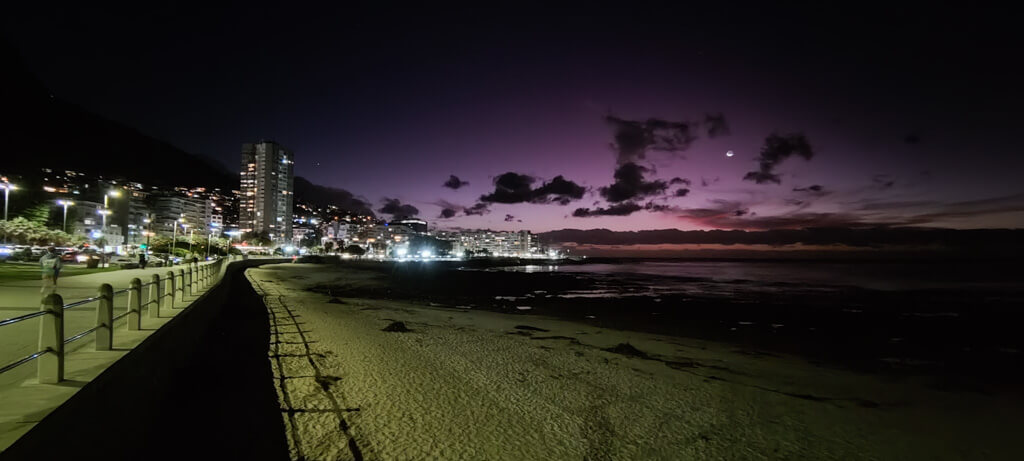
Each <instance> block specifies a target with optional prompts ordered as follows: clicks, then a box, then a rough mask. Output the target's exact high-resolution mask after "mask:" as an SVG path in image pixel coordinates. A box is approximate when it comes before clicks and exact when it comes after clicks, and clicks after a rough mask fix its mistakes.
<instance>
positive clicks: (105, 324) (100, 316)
mask: <svg viewBox="0 0 1024 461" xmlns="http://www.w3.org/2000/svg"><path fill="white" fill-rule="evenodd" d="M98 295H99V298H100V300H99V302H97V304H96V326H97V327H99V329H98V330H96V350H98V351H109V350H110V348H111V347H112V346H113V345H114V287H112V286H110V284H109V283H104V284H103V285H100V290H99V293H98Z"/></svg>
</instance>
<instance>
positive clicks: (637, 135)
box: [605, 115, 697, 164]
mask: <svg viewBox="0 0 1024 461" xmlns="http://www.w3.org/2000/svg"><path fill="white" fill-rule="evenodd" d="M605 121H606V122H608V124H609V125H611V126H612V129H613V130H614V131H615V142H613V143H612V149H614V150H615V152H616V156H617V158H618V161H619V163H620V164H622V163H627V162H633V161H637V160H643V159H644V158H645V157H646V156H647V151H648V150H656V151H663V152H672V153H676V152H682V151H684V150H686V149H689V148H690V144H692V143H693V142H694V141H696V140H697V136H696V135H695V134H694V131H695V129H696V128H697V124H695V123H691V122H670V121H667V120H661V119H656V118H651V119H647V121H636V120H624V119H621V118H618V117H614V116H611V115H609V116H607V117H605Z"/></svg>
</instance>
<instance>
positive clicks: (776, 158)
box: [743, 133, 814, 184]
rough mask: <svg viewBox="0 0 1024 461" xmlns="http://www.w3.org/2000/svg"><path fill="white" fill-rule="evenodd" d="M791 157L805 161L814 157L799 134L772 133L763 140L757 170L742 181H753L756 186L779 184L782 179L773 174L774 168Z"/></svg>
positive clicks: (809, 145) (806, 142) (805, 140)
mask: <svg viewBox="0 0 1024 461" xmlns="http://www.w3.org/2000/svg"><path fill="white" fill-rule="evenodd" d="M793 155H797V156H800V157H803V158H804V159H805V160H810V159H811V158H812V157H814V151H813V150H812V149H811V144H810V143H809V142H808V141H807V138H806V137H805V136H804V135H803V134H800V133H796V134H788V135H780V134H777V133H773V134H771V135H769V136H768V137H767V138H765V140H764V146H763V147H761V154H760V155H758V157H757V162H758V170H757V171H751V172H749V173H747V174H746V175H745V176H743V180H745V181H754V182H756V183H758V184H765V183H770V182H773V183H775V184H781V183H782V179H781V178H780V177H779V175H778V174H775V168H776V167H777V166H778V165H779V164H780V163H782V161H783V160H786V159H787V158H789V157H791V156H793Z"/></svg>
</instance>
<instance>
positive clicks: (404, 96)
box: [4, 4, 1024, 231]
mask: <svg viewBox="0 0 1024 461" xmlns="http://www.w3.org/2000/svg"><path fill="white" fill-rule="evenodd" d="M26 8H29V10H27V11H24V12H18V13H20V14H15V15H9V16H8V18H13V17H18V21H8V22H7V23H6V24H5V25H6V26H7V30H8V33H7V34H6V35H5V37H4V38H5V39H7V40H9V41H10V42H11V43H12V44H13V45H14V46H15V48H16V49H18V50H19V51H20V52H21V53H22V54H23V56H24V57H25V60H26V62H27V63H28V64H29V66H30V68H31V70H33V71H34V72H36V73H37V74H38V75H39V76H40V78H41V79H42V80H43V82H44V83H45V84H47V85H48V86H49V87H50V88H51V89H52V90H53V91H54V92H55V93H56V94H58V95H60V96H61V97H62V98H65V99H67V100H70V101H73V102H77V103H79V104H82V105H83V106H84V107H86V108H88V109H90V110H94V111H96V112H98V113H100V114H102V115H105V116H108V117H110V118H113V119H115V120H119V121H123V122H126V123H129V124H132V125H134V126H137V127H138V128H139V129H140V130H142V131H143V132H146V133H148V134H151V135H154V136H156V137H159V138H161V139H164V140H167V141H169V142H171V143H173V144H175V145H177V146H179V147H182V148H183V149H186V150H189V151H192V152H197V153H204V154H207V155H211V156H213V157H216V158H218V159H221V160H222V161H223V162H224V163H225V164H226V165H228V166H229V167H231V168H234V167H235V165H236V163H237V158H238V155H239V154H238V152H239V150H240V146H241V143H242V142H249V141H253V140H257V139H260V138H268V139H275V140H277V141H279V142H281V143H282V144H284V145H286V146H288V147H289V148H290V149H292V150H293V151H294V152H295V154H296V174H298V175H300V176H304V177H306V178H307V179H310V180H311V181H313V182H315V183H318V184H323V185H329V186H333V187H340V188H344V189H346V190H349V191H351V192H353V193H354V194H356V195H358V196H361V197H364V198H365V199H366V200H367V201H369V202H372V204H373V207H374V209H377V208H379V207H380V206H381V200H382V199H383V198H384V197H390V198H397V199H399V200H400V201H401V202H402V203H408V204H411V205H413V206H415V207H416V208H418V209H419V210H420V215H421V216H422V217H424V218H426V219H428V220H430V221H431V222H434V223H436V224H437V225H439V226H442V227H489V228H494V229H522V228H528V229H532V230H534V231H545V230H551V229H560V228H598V227H603V228H609V229H613V230H635V229H651V228H681V229H701V228H714V227H725V228H747V229H760V228H775V227H801V226H815V225H863V224H870V223H885V224H912V225H927V226H950V227H1021V225H1022V224H1024V186H1022V185H1021V184H1022V181H1021V180H1020V178H1019V175H1020V172H1021V171H1024V156H1021V155H1020V154H1019V152H1020V147H1019V140H1018V136H1017V134H1016V130H1017V127H1016V126H1015V125H1016V123H1015V122H1016V121H1017V120H1019V115H1017V114H1018V113H1019V109H1020V107H1021V105H1020V103H1021V101H1022V98H1021V90H1020V89H1019V82H1020V81H1021V79H1020V77H1021V73H1020V71H1019V70H1015V68H1013V67H1012V66H1010V65H1009V64H1003V63H1008V62H1009V61H1008V56H1011V55H1012V54H1013V53H1014V46H1013V43H1012V41H1010V40H1009V38H1010V36H1009V32H1008V30H1010V29H1008V28H1005V27H1003V25H1004V24H1002V23H1001V21H1005V20H1004V19H1001V18H1004V17H1008V16H1005V15H1004V14H1002V13H1000V12H999V11H989V12H979V11H976V10H973V13H974V14H965V13H964V12H963V11H956V10H948V11H936V10H929V11H926V12H922V11H917V10H913V9H911V8H906V9H902V10H901V9H895V10H889V11H887V12H886V13H885V14H880V13H878V12H870V11H865V12H843V13H842V14H839V13H832V12H829V11H826V10H824V9H821V10H819V9H816V8H815V7H807V6H790V7H786V8H785V9H782V10H779V9H777V8H775V7H759V8H758V9H756V10H743V9H737V8H731V7H700V8H697V7H688V8H686V9H684V10H682V11H674V10H664V9H651V10H647V11H639V12H638V11H634V10H621V11H620V10H615V9H614V8H607V9H600V10H596V11H588V10H579V9H572V10H569V9H567V10H564V11H553V10H547V11H543V12H538V11H530V12H526V11H512V10H506V11H497V12H495V11H482V10H474V11H461V12H456V13H452V12H442V11H433V10H426V11H407V13H408V15H395V14H393V13H392V12H384V13H381V14H376V13H373V12H368V13H365V14H363V13H361V14H355V12H353V11H351V10H344V11H342V10H339V11H307V10H279V9H271V8H266V7H259V6H252V5H248V4H246V5H245V6H236V7H221V8H213V9H205V10H192V9H186V8H180V9H179V8H175V7H165V9H163V10H157V11H155V12H134V11H122V10H118V11H100V10H96V9H92V8H90V9H75V8H68V9H59V10H58V11H56V12H51V11H42V10H39V11H35V10H31V8H32V7H26ZM638 13H646V14H638ZM867 25H870V26H871V27H867ZM951 30H956V31H958V33H957V34H951V33H950V32H949V31H951ZM128 37H131V38H130V39H129V38H128ZM707 113H721V114H723V115H724V116H725V117H726V119H727V121H728V125H729V128H730V132H731V134H730V135H728V136H720V137H716V138H713V139H709V138H707V137H706V136H702V137H701V138H700V139H697V140H696V141H695V142H694V143H693V144H692V147H690V148H689V149H686V150H685V151H681V152H676V153H666V152H649V153H648V155H647V156H646V158H645V159H644V160H643V161H642V162H640V164H642V165H644V166H646V167H648V168H651V169H652V171H653V172H649V173H648V174H647V175H646V176H645V179H647V180H651V179H655V178H659V179H662V180H666V181H667V180H669V179H670V178H673V177H677V176H678V177H682V178H686V179H689V180H690V181H691V185H690V186H689V189H690V192H689V194H688V195H686V196H685V197H668V198H660V197H647V198H643V199H640V200H636V203H638V204H639V205H645V204H647V203H654V204H656V205H667V207H662V208H663V209H662V210H661V211H646V210H645V211H638V212H636V213H633V214H631V215H629V216H619V217H611V216H601V217H586V218H579V217H573V216H572V214H573V212H574V210H576V209H577V208H595V207H607V206H609V205H610V204H609V203H608V202H607V201H606V200H604V199H603V197H601V195H600V193H599V188H600V187H603V186H608V185H609V184H611V183H612V180H613V178H612V176H613V172H614V171H615V169H616V167H617V160H616V159H617V157H616V151H615V149H614V148H613V147H612V145H611V144H612V143H613V141H614V134H615V131H614V129H613V127H612V126H611V125H610V124H609V123H607V122H606V121H605V117H606V116H607V115H613V116H616V117H619V118H622V119H627V120H646V119H648V118H659V119H665V120H670V121H683V120H701V119H702V118H703V117H704V115H705V114H707ZM776 132H777V133H780V134H790V133H802V134H803V135H804V136H805V137H806V139H807V140H808V141H809V143H810V145H811V147H812V149H813V153H814V155H813V157H812V158H811V159H810V160H805V159H804V158H801V157H798V156H792V157H790V158H787V159H785V160H783V161H781V163H779V164H778V166H777V168H776V170H775V173H777V174H779V175H780V181H781V184H774V183H767V184H756V183H754V182H752V181H744V180H743V177H744V175H745V174H746V173H747V172H750V171H754V170H757V169H758V163H757V161H756V158H757V157H758V155H759V153H760V151H761V149H762V146H763V145H764V142H765V138H766V137H767V136H768V135H770V134H772V133H776ZM908 138H911V139H910V141H912V142H908ZM729 150H732V151H733V152H734V153H735V155H734V156H733V157H726V155H725V153H726V152H727V151H729ZM506 172H516V173H520V174H526V175H530V176H533V177H536V178H538V180H537V182H536V183H534V187H536V186H540V185H541V184H542V183H543V182H544V181H547V180H550V179H552V178H554V177H555V176H558V175H563V176H564V178H565V179H567V180H570V181H574V182H575V183H578V184H580V185H582V186H584V187H586V188H587V192H586V193H585V195H584V197H583V198H582V199H580V200H575V201H572V202H571V203H569V204H568V205H564V206H563V205H558V204H522V203H519V204H491V205H490V206H489V209H490V212H489V213H488V214H484V215H480V216H463V215H462V213H459V214H458V215H457V216H455V217H453V218H451V219H438V215H439V214H440V213H441V210H442V207H440V206H438V205H437V203H438V202H439V201H441V200H444V201H447V202H451V203H454V204H458V205H462V206H467V207H468V206H472V205H474V204H476V203H478V201H479V199H480V197H481V196H482V195H484V194H489V193H491V192H494V190H495V185H494V183H493V181H494V179H495V178H496V177H497V176H498V175H501V174H503V173H506ZM452 174H454V175H457V176H458V177H459V178H461V179H462V180H464V181H468V182H469V185H467V186H464V187H462V188H460V189H458V190H451V189H447V188H444V187H442V184H443V183H444V182H445V181H446V180H447V179H448V178H449V175H452ZM702 178H703V179H704V180H705V182H706V183H707V185H702ZM813 185H818V186H821V189H820V190H817V191H814V190H809V191H794V190H793V189H794V188H807V187H809V186H813ZM677 188H678V187H675V186H673V187H671V188H669V189H668V190H667V193H668V194H671V193H672V192H674V191H675V190H676V189H677ZM595 202H598V203H597V204H596V205H595ZM737 212H738V213H737ZM507 215H512V216H514V219H512V220H511V221H506V217H507ZM520 220H521V222H520Z"/></svg>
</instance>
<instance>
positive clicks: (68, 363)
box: [0, 265, 212, 451]
mask: <svg viewBox="0 0 1024 461" xmlns="http://www.w3.org/2000/svg"><path fill="white" fill-rule="evenodd" d="M180 269H186V270H187V266H184V265H182V266H174V267H161V268H147V269H145V270H143V269H124V270H116V271H110V272H99V273H92V274H87V275H79V276H73V277H67V278H62V279H61V280H59V282H58V287H57V291H56V293H57V294H59V295H61V296H62V297H63V298H64V303H65V304H70V303H73V302H75V301H78V300H82V299H86V298H90V297H94V296H96V295H97V293H98V290H99V286H100V285H101V284H104V283H108V284H110V285H111V286H112V287H113V289H114V291H117V290H121V289H124V288H127V287H128V286H129V284H130V283H131V280H132V279H134V278H139V279H140V280H141V281H142V282H143V283H147V282H149V281H150V280H151V278H152V276H153V275H154V274H157V275H159V276H160V279H161V280H165V279H166V274H167V272H168V271H169V270H173V271H174V273H175V274H177V273H178V271H179V270H180ZM179 280H180V279H179ZM179 283H180V282H179ZM40 288H41V280H16V281H7V282H0V320H2V319H7V318H12V317H17V316H20V315H24V314H28V313H31V312H36V311H38V310H39V306H40V302H41V295H40ZM207 288H212V285H211V286H210V287H207ZM205 291H206V290H199V291H196V292H194V293H192V294H191V295H188V294H186V295H184V297H183V298H178V299H176V300H175V302H174V307H173V308H171V307H169V303H167V302H165V303H164V307H163V308H162V309H161V310H160V317H159V318H150V316H149V315H148V312H147V309H146V308H143V313H142V314H143V315H142V316H141V329H140V330H137V331H128V328H127V324H126V322H127V318H123V319H120V320H117V321H115V322H114V334H113V347H112V350H110V351H96V350H95V337H96V336H95V334H90V335H88V336H86V337H84V338H83V339H81V340H79V341H76V342H73V343H70V344H67V345H66V346H65V381H63V382H61V383H59V384H39V383H38V382H37V379H36V369H37V364H36V363H35V361H33V362H29V363H26V364H24V365H21V366H19V367H18V368H15V369H13V370H10V371H8V372H6V373H3V374H0V451H2V450H4V449H5V448H6V447H8V446H9V445H10V444H12V443H13V442H14V441H15V440H17V439H18V438H19V437H20V436H21V435H22V434H24V433H25V432H27V431H28V430H29V429H31V428H32V427H33V426H34V425H35V424H36V423H37V422H39V421H40V420H41V419H42V418H43V417H44V416H46V415H47V414H49V413H50V412H51V411H53V409H55V408H57V407H58V406H60V405H61V404H62V403H63V402H65V401H66V400H68V399H69V398H71V396H73V395H74V394H75V393H76V392H77V391H78V390H79V389H80V388H81V387H82V386H84V385H85V384H86V383H88V382H90V381H91V380H92V379H94V378H95V377H96V376H98V375H99V374H100V373H102V372H103V371H104V370H105V369H106V368H107V367H109V366H110V365H111V364H113V363H114V362H116V361H117V360H119V359H120V358H122V357H123V356H125V355H126V354H128V352H130V351H131V350H132V349H133V348H134V347H135V346H137V345H138V344H140V343H141V342H142V341H143V340H145V339H146V338H147V337H148V336H149V335H150V334H152V333H153V332H154V331H156V330H157V329H159V328H160V327H162V326H163V325H164V324H166V323H167V322H168V321H170V320H171V319H172V318H174V317H175V316H176V315H177V314H178V313H180V312H182V310H183V308H185V307H187V306H188V305H189V304H191V303H192V302H193V301H194V300H196V299H198V298H199V297H200V296H202V295H203V293H205ZM186 293H188V292H187V291H186ZM147 296H148V287H147V288H143V294H142V300H143V301H145V300H146V299H147ZM168 301H169V299H168ZM96 306H97V303H95V302H94V303H90V304H87V305H84V306H80V307H75V308H72V309H68V310H66V311H64V322H65V327H64V332H65V337H70V336H72V335H74V334H76V333H79V332H82V331H85V330H88V329H90V328H92V327H93V326H95V325H96V309H97V307H96ZM127 308H128V295H127V293H123V294H119V295H116V296H115V297H114V316H115V317H116V316H118V315H120V314H122V313H124V312H125V311H126V310H127ZM41 321H42V317H38V318H34V319H30V320H26V321H23V322H20V323H17V324H13V325H7V326H4V327H2V328H0V366H3V365H6V364H8V363H11V362H14V361H15V360H18V359H20V358H22V357H25V356H27V355H29V354H32V353H34V352H36V351H37V350H38V349H39V328H40V322H41Z"/></svg>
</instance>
